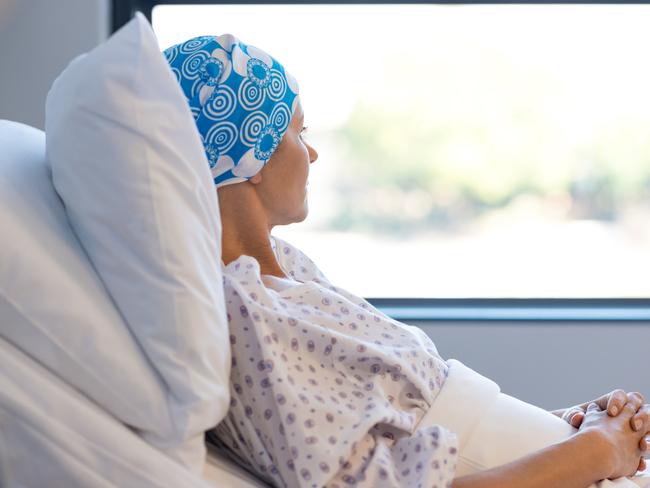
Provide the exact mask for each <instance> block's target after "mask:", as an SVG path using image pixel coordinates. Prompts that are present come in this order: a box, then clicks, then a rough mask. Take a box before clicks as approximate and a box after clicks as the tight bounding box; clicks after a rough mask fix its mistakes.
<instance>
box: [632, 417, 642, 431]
mask: <svg viewBox="0 0 650 488" xmlns="http://www.w3.org/2000/svg"><path fill="white" fill-rule="evenodd" d="M640 428H641V419H636V420H635V421H634V430H639V429H640Z"/></svg>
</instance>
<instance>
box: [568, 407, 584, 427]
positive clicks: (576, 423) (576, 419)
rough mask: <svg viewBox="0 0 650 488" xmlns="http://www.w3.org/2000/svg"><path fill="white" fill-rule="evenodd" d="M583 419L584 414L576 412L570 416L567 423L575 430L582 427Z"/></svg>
mask: <svg viewBox="0 0 650 488" xmlns="http://www.w3.org/2000/svg"><path fill="white" fill-rule="evenodd" d="M584 419H585V413H584V412H582V411H576V412H574V414H573V415H572V416H571V419H570V420H569V423H570V424H571V425H572V426H573V427H575V428H576V429H579V428H580V426H581V425H582V421H583V420H584Z"/></svg>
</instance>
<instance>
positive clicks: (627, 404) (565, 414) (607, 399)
mask: <svg viewBox="0 0 650 488" xmlns="http://www.w3.org/2000/svg"><path fill="white" fill-rule="evenodd" d="M644 402H645V398H644V397H643V395H642V394H641V393H639V392H636V391H635V392H632V393H626V392H625V391H623V390H621V389H617V390H614V391H612V392H610V393H607V394H606V395H603V396H601V397H600V398H597V399H596V400H592V401H590V402H586V403H583V404H582V405H576V406H573V407H569V408H565V409H561V410H553V411H552V412H551V413H553V414H554V415H557V416H558V417H560V418H561V419H563V420H565V421H566V422H568V423H569V424H570V425H572V426H573V427H575V428H576V429H577V428H579V427H580V425H582V421H583V420H584V418H585V413H586V411H587V408H589V405H590V404H592V403H593V404H595V405H596V406H595V407H591V408H597V409H598V410H603V411H604V410H606V411H607V413H608V415H609V416H610V417H616V416H617V415H619V414H620V413H621V412H623V410H624V409H629V411H630V412H635V413H634V415H632V417H631V418H630V428H631V429H632V430H634V431H635V432H639V431H641V430H643V429H645V432H644V434H645V435H644V436H643V437H642V438H641V440H640V441H639V450H640V451H641V452H642V453H644V456H650V404H647V403H644ZM645 469H646V461H645V459H644V458H643V457H642V458H641V459H640V461H639V467H638V471H643V470H645Z"/></svg>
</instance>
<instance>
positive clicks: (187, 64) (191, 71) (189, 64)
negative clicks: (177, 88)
mask: <svg viewBox="0 0 650 488" xmlns="http://www.w3.org/2000/svg"><path fill="white" fill-rule="evenodd" d="M209 57H210V54H209V53H208V52H206V51H198V52H196V53H194V54H192V55H191V56H189V57H188V58H187V59H186V60H185V61H183V65H182V66H181V72H182V73H183V76H184V77H185V78H189V79H191V80H193V79H194V78H196V77H198V76H199V68H201V64H203V61H205V60H206V59H208V58H209Z"/></svg>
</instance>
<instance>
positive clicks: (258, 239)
mask: <svg viewBox="0 0 650 488" xmlns="http://www.w3.org/2000/svg"><path fill="white" fill-rule="evenodd" d="M217 195H218V197H219V210H220V213H221V260H222V261H223V262H224V264H226V265H228V264H229V263H231V262H232V261H234V260H235V259H237V258H238V257H239V256H242V255H246V256H251V257H254V258H255V259H256V260H257V262H258V263H259V264H260V273H261V274H263V275H273V276H278V277H281V278H286V275H285V274H284V272H283V271H282V268H280V265H279V264H278V261H277V259H276V257H275V253H274V252H273V248H272V247H271V241H270V235H271V226H269V223H268V219H267V216H266V212H265V211H264V208H263V206H262V204H261V202H260V201H259V199H258V198H257V195H256V193H255V190H254V189H253V188H251V187H250V186H249V185H248V184H247V183H246V182H243V183H237V184H234V185H226V186H224V187H222V188H220V189H219V191H218V192H217Z"/></svg>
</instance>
